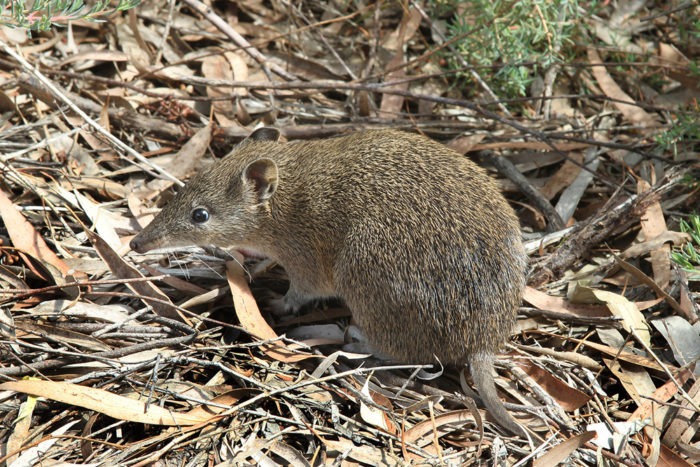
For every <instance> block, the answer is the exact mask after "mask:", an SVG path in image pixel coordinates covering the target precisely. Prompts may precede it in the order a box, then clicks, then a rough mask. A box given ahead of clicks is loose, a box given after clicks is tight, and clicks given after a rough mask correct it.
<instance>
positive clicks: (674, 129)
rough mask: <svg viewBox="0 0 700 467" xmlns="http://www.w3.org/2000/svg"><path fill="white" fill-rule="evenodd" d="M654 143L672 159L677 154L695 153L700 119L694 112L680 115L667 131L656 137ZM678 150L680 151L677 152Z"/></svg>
mask: <svg viewBox="0 0 700 467" xmlns="http://www.w3.org/2000/svg"><path fill="white" fill-rule="evenodd" d="M655 139H656V143H657V144H658V145H659V147H660V148H661V149H662V150H664V151H670V152H671V153H672V154H673V157H674V159H675V158H677V157H678V155H679V152H686V151H687V152H695V151H696V149H697V148H696V146H697V145H698V144H699V143H700V118H698V114H697V113H696V112H689V113H685V114H680V115H678V117H677V118H676V121H675V122H674V123H673V125H671V126H670V127H669V128H668V130H666V131H664V132H663V133H661V134H660V135H658V136H656V138H655ZM679 148H682V149H680V151H679Z"/></svg>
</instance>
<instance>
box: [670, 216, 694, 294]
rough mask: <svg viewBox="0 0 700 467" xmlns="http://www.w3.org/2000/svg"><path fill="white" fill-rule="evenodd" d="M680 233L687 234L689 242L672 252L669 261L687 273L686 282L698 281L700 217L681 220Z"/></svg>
mask: <svg viewBox="0 0 700 467" xmlns="http://www.w3.org/2000/svg"><path fill="white" fill-rule="evenodd" d="M681 232H685V233H687V234H689V235H690V241H689V242H687V243H686V244H685V245H683V247H681V248H677V249H675V250H674V251H672V252H671V260H672V261H673V262H674V263H676V264H677V265H679V266H680V267H681V268H683V270H684V271H686V272H687V273H688V280H691V281H700V215H697V214H691V215H690V216H689V217H688V220H687V221H686V220H685V219H682V220H681Z"/></svg>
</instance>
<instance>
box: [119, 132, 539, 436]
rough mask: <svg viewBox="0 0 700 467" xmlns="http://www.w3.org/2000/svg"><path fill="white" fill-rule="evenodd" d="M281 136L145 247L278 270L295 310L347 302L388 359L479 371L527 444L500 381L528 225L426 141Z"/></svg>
mask: <svg viewBox="0 0 700 467" xmlns="http://www.w3.org/2000/svg"><path fill="white" fill-rule="evenodd" d="M277 136H278V135H277V132H276V131H275V130H272V129H269V128H267V129H260V130H258V131H256V132H255V133H254V134H253V135H251V137H249V138H248V139H247V140H245V141H244V142H243V143H241V145H239V146H238V147H237V148H236V149H234V151H232V153H231V154H230V155H229V156H227V157H225V158H224V159H223V160H222V161H221V162H220V163H219V164H218V165H216V166H214V167H213V168H210V169H209V170H207V171H204V172H201V173H199V174H197V175H196V176H195V177H193V178H192V180H191V181H190V182H189V183H188V184H187V185H186V186H185V188H184V189H183V190H182V191H181V192H180V193H179V194H178V195H177V197H176V198H175V199H174V200H173V201H171V202H170V203H169V204H168V205H166V206H165V208H164V209H163V210H162V212H161V213H160V214H159V215H158V217H157V218H156V219H155V220H154V221H153V223H151V224H150V225H149V226H148V227H146V228H145V229H144V230H143V232H141V233H140V234H139V235H138V236H137V237H135V238H134V240H133V241H132V244H131V246H132V248H133V249H134V250H136V251H140V252H143V251H147V250H150V249H153V248H158V247H164V246H178V245H190V244H197V245H208V244H214V245H219V246H233V247H237V248H244V249H250V250H254V251H257V252H260V253H262V254H264V255H265V256H268V257H270V258H273V259H274V260H276V261H278V262H279V263H280V264H281V265H282V266H283V267H284V268H285V270H286V271H287V273H288V275H289V279H290V289H289V292H288V293H287V295H286V296H285V303H286V305H287V306H289V307H291V308H297V307H298V306H300V305H301V304H303V303H304V302H306V301H308V300H309V299H313V298H323V297H339V298H341V299H343V300H344V301H345V303H346V304H347V306H348V307H349V308H350V310H351V311H352V314H353V317H354V319H355V320H356V322H357V324H358V325H359V326H360V328H361V329H362V330H363V331H364V333H365V335H366V336H367V338H368V340H369V342H370V343H371V344H372V345H373V346H374V347H376V348H377V349H378V350H379V351H381V352H382V353H385V354H387V355H391V356H393V357H395V358H396V359H398V360H401V361H405V362H411V363H433V362H435V359H436V358H437V359H438V360H439V361H440V362H442V363H443V364H445V365H463V364H466V363H469V364H470V365H471V373H472V376H473V379H474V381H475V384H476V386H477V389H478V390H479V392H480V395H481V397H482V399H483V400H484V403H485V405H486V407H487V408H488V409H489V410H490V411H491V412H492V414H493V415H494V417H495V418H496V419H497V420H498V422H499V423H500V424H501V425H503V426H504V427H505V428H507V429H508V430H509V431H511V432H514V433H522V431H521V428H520V427H519V425H517V423H516V422H515V421H514V420H513V419H512V418H511V416H510V415H509V414H508V412H507V411H506V410H505V408H504V407H503V405H502V403H501V402H500V400H499V399H498V396H497V393H496V389H495V386H494V382H493V375H492V371H493V366H492V358H493V354H494V352H495V351H496V350H497V349H498V348H499V347H500V346H501V345H502V344H503V343H504V341H505V340H506V338H507V337H508V335H509V333H510V331H511V329H512V328H513V325H514V322H515V316H516V310H517V307H518V305H519V304H520V299H521V293H522V288H523V286H524V282H525V272H526V255H525V253H524V250H523V246H522V243H521V238H520V231H519V226H518V220H517V218H516V216H515V213H514V212H513V209H512V208H511V207H510V206H509V205H508V203H507V202H506V200H505V199H504V197H503V196H502V195H501V193H500V192H499V190H498V187H497V185H496V183H495V182H494V181H493V180H492V179H491V178H490V177H489V176H488V175H487V174H486V172H485V171H484V170H483V169H482V168H480V167H479V166H477V165H476V164H474V163H473V162H471V161H470V160H469V159H467V158H465V157H462V156H460V155H459V154H457V153H455V152H453V151H451V150H450V149H448V148H446V147H445V146H443V145H441V144H438V143H436V142H433V141H431V140H429V139H427V138H424V137H422V136H419V135H415V134H409V133H404V132H398V131H391V130H376V131H366V132H360V133H355V134H351V135H349V136H343V137H338V138H333V139H326V140H317V141H303V142H293V143H287V144H282V143H278V142H277V141H276V139H277ZM198 207H200V208H202V207H203V208H205V209H206V210H207V212H208V213H209V219H208V220H207V221H206V222H204V223H201V224H197V223H194V222H193V221H192V220H191V213H192V211H193V210H194V209H196V208H198ZM200 214H201V212H200Z"/></svg>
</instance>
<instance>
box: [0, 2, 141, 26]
mask: <svg viewBox="0 0 700 467" xmlns="http://www.w3.org/2000/svg"><path fill="white" fill-rule="evenodd" d="M140 1H141V0H119V3H118V4H117V6H116V7H111V6H110V3H111V2H110V0H97V1H95V2H94V3H93V4H92V5H86V4H85V2H84V1H83V0H33V1H32V0H0V25H3V26H9V27H16V28H26V29H28V30H29V31H46V30H48V29H51V27H52V26H60V25H63V24H65V23H66V22H68V21H73V20H77V19H83V20H87V21H100V18H102V17H103V16H105V15H107V14H109V13H113V12H115V11H123V10H128V9H130V8H133V7H135V6H136V5H138V4H139V3H140Z"/></svg>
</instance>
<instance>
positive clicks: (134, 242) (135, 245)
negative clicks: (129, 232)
mask: <svg viewBox="0 0 700 467" xmlns="http://www.w3.org/2000/svg"><path fill="white" fill-rule="evenodd" d="M129 248H131V249H132V250H134V251H135V252H137V253H143V251H142V249H143V243H142V242H141V240H139V236H138V235H137V236H135V237H134V238H132V239H131V241H130V242H129Z"/></svg>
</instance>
